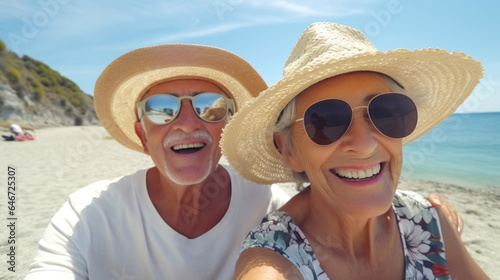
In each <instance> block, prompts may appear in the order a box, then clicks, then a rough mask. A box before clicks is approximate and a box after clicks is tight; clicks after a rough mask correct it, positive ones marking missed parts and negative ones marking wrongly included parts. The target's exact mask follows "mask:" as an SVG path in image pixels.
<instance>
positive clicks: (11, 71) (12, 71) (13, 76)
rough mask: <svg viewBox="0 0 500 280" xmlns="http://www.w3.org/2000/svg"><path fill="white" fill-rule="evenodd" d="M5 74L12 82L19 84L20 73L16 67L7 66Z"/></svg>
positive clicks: (21, 78) (20, 79)
mask: <svg viewBox="0 0 500 280" xmlns="http://www.w3.org/2000/svg"><path fill="white" fill-rule="evenodd" d="M5 74H6V76H7V78H8V79H9V81H10V82H11V83H12V84H19V83H21V81H22V80H23V77H22V76H21V73H20V72H19V70H17V69H16V68H13V67H9V68H8V69H7V72H6V73H5Z"/></svg>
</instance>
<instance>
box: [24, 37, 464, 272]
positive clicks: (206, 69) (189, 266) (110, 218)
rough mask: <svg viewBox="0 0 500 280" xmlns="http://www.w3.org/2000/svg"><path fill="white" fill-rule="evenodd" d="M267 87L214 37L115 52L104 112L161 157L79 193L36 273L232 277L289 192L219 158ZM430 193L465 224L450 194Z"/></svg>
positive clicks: (129, 143)
mask: <svg viewBox="0 0 500 280" xmlns="http://www.w3.org/2000/svg"><path fill="white" fill-rule="evenodd" d="M266 88H267V86H266V84H265V82H264V81H263V79H262V78H261V77H260V76H259V74H258V73H257V72H256V71H255V70H254V69H253V68H252V67H251V66H250V65H249V64H248V63H247V62H246V61H244V60H243V59H242V58H240V57H238V56H236V55H235V54H233V53H230V52H228V51H225V50H222V49H218V48H214V47H208V46H200V45H177V44H171V45H159V46H153V47H147V48H141V49H137V50H134V51H131V52H129V53H127V54H124V55H123V56H121V57H119V58H117V59H116V60H115V61H113V62H112V63H111V64H110V65H109V66H108V67H107V68H106V69H105V70H104V71H103V73H102V74H101V75H100V77H99V79H98V80H97V83H96V86H95V91H94V102H95V107H96V112H97V114H98V116H99V119H100V121H101V123H102V124H103V126H104V127H105V128H106V129H107V131H108V132H109V133H110V135H111V136H112V137H113V138H114V139H116V140H117V141H118V142H120V143H121V144H123V145H124V146H125V147H127V148H130V149H132V150H136V151H139V152H142V153H146V154H148V155H150V156H151V158H152V160H153V162H154V164H155V166H154V167H152V168H150V169H147V170H139V171H137V172H136V173H134V174H132V175H127V176H124V177H121V178H117V179H115V180H111V181H100V182H96V183H94V184H91V185H89V186H87V187H85V188H83V189H81V190H79V191H77V192H75V193H73V194H72V195H71V196H70V197H69V200H68V202H67V203H65V204H64V205H63V206H62V208H61V209H60V210H59V211H58V212H57V213H56V215H55V216H54V218H53V219H52V221H51V223H50V225H49V226H48V228H47V230H46V232H45V234H44V236H43V237H42V239H41V240H40V243H39V251H38V255H37V256H36V257H35V260H34V262H33V264H32V265H31V267H30V271H29V273H28V275H27V276H26V278H25V279H231V278H232V277H233V275H234V268H235V264H236V259H237V257H238V252H239V250H240V247H241V243H242V242H243V240H244V238H245V235H246V234H247V233H248V231H250V230H251V229H252V228H253V227H254V226H256V225H258V224H259V222H260V221H261V219H262V218H263V217H264V216H265V215H266V214H267V213H268V212H270V211H273V210H275V209H278V208H279V207H280V206H282V205H283V204H284V203H285V202H286V201H287V200H288V199H289V197H288V196H287V195H286V194H285V193H284V192H283V191H282V190H281V189H280V188H279V186H277V185H272V186H268V185H267V186H262V185H257V184H254V183H251V182H249V181H246V180H244V179H243V178H242V177H240V176H239V175H238V174H237V173H236V172H235V171H234V170H233V169H232V167H230V166H227V165H223V164H219V159H220V158H221V151H220V147H219V141H220V137H221V133H222V130H223V128H224V127H225V126H226V124H227V123H228V122H229V119H230V118H231V116H232V115H233V114H234V113H235V112H236V111H238V110H239V109H240V108H241V107H242V105H243V104H244V103H246V102H247V101H249V100H250V99H251V98H252V97H255V96H257V95H258V93H259V92H261V91H263V90H265V89H266ZM242 129H245V128H242ZM429 200H431V201H433V202H434V203H438V204H440V203H442V204H443V208H445V209H447V210H448V211H450V213H451V216H453V217H452V218H450V219H452V220H454V221H455V223H456V224H457V227H458V228H461V226H462V224H461V219H460V218H459V217H458V218H457V216H456V212H455V211H454V210H453V209H452V208H450V206H449V205H448V204H447V202H446V201H444V200H442V199H440V198H439V196H431V197H430V198H429Z"/></svg>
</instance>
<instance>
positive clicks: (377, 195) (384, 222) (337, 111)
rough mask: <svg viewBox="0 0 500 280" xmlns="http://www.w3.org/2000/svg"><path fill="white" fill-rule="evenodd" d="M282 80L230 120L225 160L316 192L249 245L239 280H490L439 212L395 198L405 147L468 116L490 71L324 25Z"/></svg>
mask: <svg viewBox="0 0 500 280" xmlns="http://www.w3.org/2000/svg"><path fill="white" fill-rule="evenodd" d="M283 73H284V74H283V78H282V79H281V80H280V81H278V83H277V84H276V85H274V86H272V87H270V88H269V89H268V90H266V91H264V92H262V93H261V94H259V96H258V97H257V98H255V99H254V100H252V101H250V102H249V103H248V104H247V105H246V106H245V107H244V108H243V109H242V110H240V111H239V113H238V114H237V115H235V116H234V117H233V118H232V120H231V122H230V123H229V125H228V126H227V127H226V128H225V130H224V133H223V136H222V140H221V146H222V152H223V154H224V155H225V156H226V157H227V160H228V161H229V163H230V164H231V165H232V166H233V168H234V169H235V170H236V171H237V172H239V173H240V175H241V176H243V177H244V178H246V179H248V180H250V181H253V182H255V183H258V184H272V183H285V182H296V183H298V184H299V185H302V184H303V183H305V184H307V187H305V188H304V189H303V190H302V191H301V192H300V193H299V194H297V195H296V196H294V197H293V198H292V199H291V200H290V201H289V202H288V203H287V204H285V205H284V206H282V207H281V208H280V209H279V210H277V211H274V212H272V213H270V214H268V215H267V216H266V217H265V218H264V219H263V220H262V222H261V224H260V225H259V226H257V227H256V228H255V229H253V230H252V231H251V232H250V233H249V234H248V235H247V237H246V240H245V241H244V243H243V248H242V252H241V255H240V257H239V260H238V262H237V266H236V272H235V277H234V278H235V279H452V278H453V279H488V276H487V275H486V274H485V273H484V272H483V271H482V270H481V268H480V267H479V266H478V265H477V264H476V262H475V261H474V260H473V258H472V257H471V256H470V255H469V253H468V252H467V249H466V248H465V246H464V244H463V243H462V241H461V240H460V236H459V235H458V234H457V232H456V231H455V230H454V229H453V226H452V225H451V224H450V222H449V221H448V220H447V219H446V218H445V216H444V215H443V213H442V212H441V210H439V209H435V208H433V207H432V205H431V204H430V203H429V202H428V201H427V200H426V199H425V198H424V197H423V196H421V195H419V194H417V193H415V192H410V191H403V190H397V186H398V183H399V178H400V175H401V169H402V161H403V159H402V147H403V145H405V144H407V143H409V142H411V141H414V140H415V139H417V138H419V137H420V136H422V135H423V134H425V133H426V132H428V131H429V130H430V129H432V128H433V127H434V126H436V125H437V124H439V123H440V122H442V121H443V120H445V119H446V118H447V117H449V116H450V115H451V114H452V113H453V112H454V111H455V110H456V109H457V108H458V106H459V105H460V104H461V103H462V102H463V101H464V100H465V99H466V98H467V97H468V96H469V95H470V94H471V93H472V91H473V89H474V87H475V86H476V85H477V84H478V83H479V80H480V79H481V77H482V76H483V67H482V65H481V63H480V62H478V61H475V60H473V59H472V58H471V57H468V56H467V55H465V54H463V53H456V52H453V53H448V52H446V51H444V50H438V49H422V50H417V51H409V50H404V49H398V50H394V51H387V52H380V51H377V50H376V49H375V47H374V46H373V45H372V44H371V43H370V41H369V40H368V39H367V38H366V37H365V36H364V35H363V34H362V33H361V32H359V31H358V30H356V29H353V28H350V27H348V26H344V25H340V24H335V23H326V22H323V23H315V24H312V25H311V26H309V27H308V28H307V29H306V30H305V31H304V33H302V36H301V37H300V39H299V40H298V42H297V44H296V45H295V48H294V49H293V51H292V53H291V55H290V56H289V58H288V60H287V63H286V65H285V68H284V72H283ZM253 116H259V118H255V117H253ZM241 128H244V129H241Z"/></svg>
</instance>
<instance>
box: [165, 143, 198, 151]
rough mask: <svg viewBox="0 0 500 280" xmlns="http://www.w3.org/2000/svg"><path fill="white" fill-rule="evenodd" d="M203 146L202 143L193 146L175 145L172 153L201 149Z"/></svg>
mask: <svg viewBox="0 0 500 280" xmlns="http://www.w3.org/2000/svg"><path fill="white" fill-rule="evenodd" d="M204 146H205V144H204V143H193V144H181V145H175V146H173V147H172V149H174V151H178V150H182V149H195V148H203V147H204Z"/></svg>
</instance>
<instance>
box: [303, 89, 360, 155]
mask: <svg viewBox="0 0 500 280" xmlns="http://www.w3.org/2000/svg"><path fill="white" fill-rule="evenodd" d="M351 116H352V110H351V107H349V104H347V103H346V102H344V101H342V100H339V99H329V100H323V101H320V102H317V103H315V104H313V105H311V106H310V107H309V108H308V109H307V110H306V113H305V114H304V128H305V130H306V133H307V136H309V138H310V139H311V140H312V141H313V142H314V143H316V144H318V145H330V144H332V143H333V142H335V141H337V140H339V139H340V138H341V137H342V136H343V135H344V133H345V132H346V131H347V129H349V126H350V124H351Z"/></svg>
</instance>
